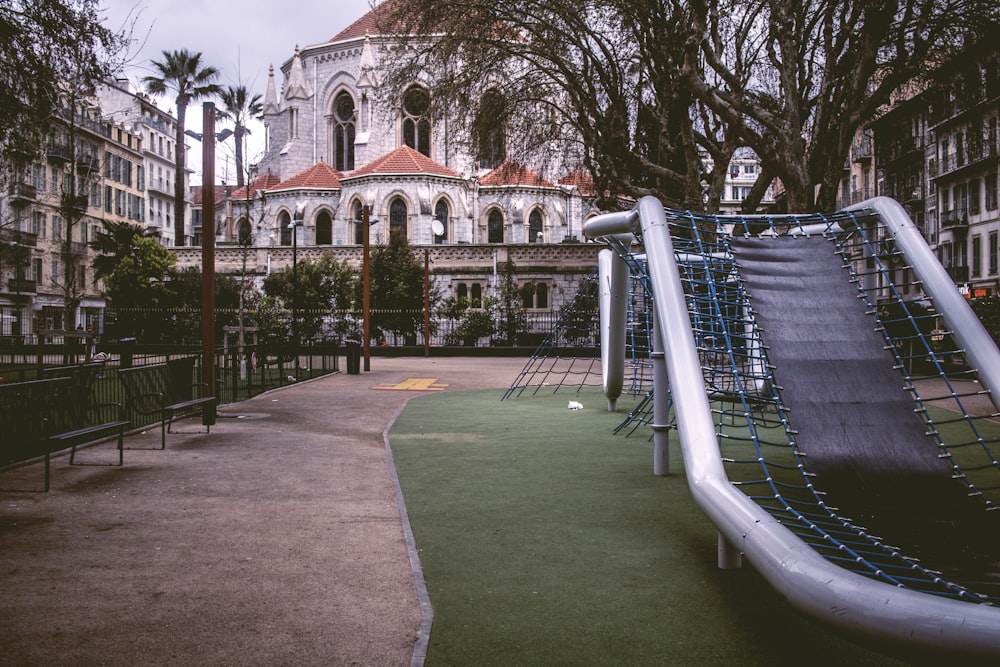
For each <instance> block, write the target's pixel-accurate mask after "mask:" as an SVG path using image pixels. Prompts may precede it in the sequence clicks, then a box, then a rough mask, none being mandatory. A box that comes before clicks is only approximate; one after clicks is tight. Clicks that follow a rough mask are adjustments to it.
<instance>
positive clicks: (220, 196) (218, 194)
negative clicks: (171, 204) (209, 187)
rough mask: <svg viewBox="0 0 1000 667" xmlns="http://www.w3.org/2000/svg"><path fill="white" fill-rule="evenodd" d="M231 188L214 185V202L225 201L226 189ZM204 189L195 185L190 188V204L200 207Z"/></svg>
mask: <svg viewBox="0 0 1000 667" xmlns="http://www.w3.org/2000/svg"><path fill="white" fill-rule="evenodd" d="M228 187H231V186H227V185H216V186H215V201H217V202H220V201H224V200H225V199H226V188H228ZM204 190H205V188H204V186H202V185H195V186H192V187H191V203H192V204H194V205H196V206H197V205H200V204H201V203H202V200H203V197H202V194H203V192H204Z"/></svg>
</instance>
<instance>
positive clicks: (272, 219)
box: [178, 5, 599, 310]
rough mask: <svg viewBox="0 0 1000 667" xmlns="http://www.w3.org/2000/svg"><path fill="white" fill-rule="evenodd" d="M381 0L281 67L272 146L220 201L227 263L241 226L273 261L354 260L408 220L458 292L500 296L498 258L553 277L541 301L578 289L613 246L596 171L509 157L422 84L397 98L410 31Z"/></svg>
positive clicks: (532, 277)
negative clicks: (603, 240) (390, 93)
mask: <svg viewBox="0 0 1000 667" xmlns="http://www.w3.org/2000/svg"><path fill="white" fill-rule="evenodd" d="M381 7H383V5H379V6H378V7H376V8H375V9H374V10H372V11H370V12H369V13H368V14H366V15H364V16H362V17H361V18H360V19H358V20H357V21H355V22H354V23H353V24H351V25H350V26H348V27H347V28H346V29H345V30H343V31H341V32H340V33H339V34H337V35H335V36H333V38H332V39H330V40H329V41H328V42H325V43H322V44H316V45H313V46H307V47H304V48H301V49H300V48H296V49H295V52H294V54H293V55H292V57H291V58H290V60H288V61H287V62H286V63H284V64H283V65H282V67H281V68H280V71H278V72H276V71H275V70H274V68H273V67H272V69H271V71H270V73H269V76H268V80H267V88H266V91H265V94H264V114H263V121H264V126H265V134H266V136H265V148H264V155H263V157H262V159H261V160H260V161H259V162H258V163H257V165H256V170H255V178H254V180H252V181H251V182H250V185H249V188H240V189H233V190H232V191H231V194H230V197H229V198H228V200H226V201H225V202H224V203H223V204H222V205H220V208H219V211H224V214H223V215H222V217H221V219H220V218H219V217H217V220H216V236H217V239H218V252H219V262H220V267H219V270H231V269H232V267H233V266H235V265H237V264H238V263H239V262H240V261H242V256H241V257H239V258H238V257H237V256H238V255H240V252H239V251H238V250H236V249H235V248H232V249H227V245H229V244H235V242H236V241H237V240H238V238H239V236H240V233H241V230H242V233H243V234H244V238H245V239H247V238H252V245H253V246H254V248H255V249H258V252H256V257H257V259H258V260H259V261H257V263H256V268H257V269H258V270H259V271H270V270H281V269H283V268H284V267H285V266H290V264H291V256H290V255H289V251H294V252H295V254H296V256H297V257H299V258H300V259H301V258H303V257H305V258H314V257H318V256H319V255H320V254H324V253H332V254H334V255H335V256H337V258H338V259H346V260H347V261H349V262H352V263H353V262H355V261H358V257H359V256H358V249H359V246H361V245H362V244H363V242H364V234H366V233H368V234H369V242H370V244H371V245H373V246H374V245H377V244H380V243H385V242H386V241H387V240H388V238H389V236H390V234H392V233H394V232H397V231H398V232H400V233H404V234H405V235H406V238H407V239H408V240H409V242H410V243H411V244H412V245H414V246H418V247H422V248H423V249H427V250H428V251H429V253H430V265H431V267H432V274H433V276H432V279H433V280H434V281H435V283H436V284H437V287H438V288H439V291H440V293H441V294H442V295H443V296H445V297H448V296H462V295H466V294H470V293H473V292H474V293H482V294H483V295H487V294H491V293H493V291H494V290H495V289H496V275H497V265H498V263H504V262H507V261H512V262H514V265H515V267H516V269H515V270H516V272H517V279H518V281H519V283H527V282H531V283H533V284H536V285H540V286H541V287H540V289H539V290H537V291H536V294H537V293H539V292H540V293H541V294H542V297H541V299H540V302H538V303H532V304H526V305H527V306H528V307H529V308H530V309H541V310H553V309H555V308H558V306H559V305H561V304H562V303H564V302H565V301H568V300H571V299H572V298H573V296H574V295H575V293H576V290H577V287H578V285H579V283H580V281H581V280H582V279H583V278H584V277H586V276H587V275H588V274H589V273H590V272H591V270H592V268H593V267H594V265H595V262H596V254H597V251H598V249H599V248H598V247H597V246H595V245H594V244H588V243H584V242H583V238H582V231H581V230H582V226H583V222H584V220H585V219H586V218H587V217H589V216H591V215H594V214H596V213H597V212H598V211H597V210H596V209H595V208H594V207H593V204H592V202H593V199H594V194H595V193H594V189H593V185H592V181H590V180H589V178H588V177H586V176H585V175H584V174H583V173H582V172H570V173H562V174H559V173H551V174H550V173H539V171H536V170H535V165H525V164H520V163H518V162H515V161H513V160H510V159H507V151H506V147H505V146H504V145H503V135H502V132H497V133H494V135H493V136H487V137H482V138H481V140H480V141H475V142H469V141H467V140H461V139H460V138H459V137H458V135H457V133H456V130H455V128H456V127H457V125H458V123H454V122H452V123H449V119H448V118H435V117H433V116H432V115H431V110H430V107H431V105H430V98H429V95H430V92H429V90H428V88H426V87H424V86H423V85H422V84H421V82H419V81H416V82H414V83H413V84H412V85H411V86H410V87H409V88H407V89H406V90H405V92H404V93H403V94H402V96H401V99H398V100H387V99H386V98H385V97H384V96H385V95H386V94H387V93H385V92H384V91H383V89H382V88H380V86H379V66H380V62H382V58H383V57H384V54H385V53H386V50H387V48H388V47H389V46H390V45H391V44H392V41H393V40H394V39H396V38H395V37H392V36H390V37H384V36H381V35H380V34H379V30H378V25H379V16H380V13H381V9H380V8H381ZM279 78H280V79H281V83H280V84H279V83H278V81H279ZM483 94H484V95H490V94H495V92H494V91H492V90H489V89H487V90H484V91H483ZM455 113H462V110H460V109H456V110H455ZM470 146H472V147H471V148H470ZM262 195H263V196H262ZM365 207H368V212H369V223H370V225H369V229H368V230H367V231H366V230H365V229H364V227H363V224H362V218H363V213H364V209H365ZM293 233H294V234H295V235H296V236H295V237H294V238H293V236H292V235H293ZM196 252H197V251H196V250H194V249H192V250H190V251H185V250H184V249H180V248H178V253H179V255H180V259H181V264H182V265H183V264H185V263H186V262H185V261H184V260H185V259H186V255H187V254H191V258H190V259H191V260H192V261H197V260H196V257H195V256H194V253H196ZM227 253H229V254H231V255H232V257H228V255H227ZM244 255H245V253H244ZM265 255H266V256H265ZM251 265H253V262H251Z"/></svg>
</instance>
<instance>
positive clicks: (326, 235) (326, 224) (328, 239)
mask: <svg viewBox="0 0 1000 667" xmlns="http://www.w3.org/2000/svg"><path fill="white" fill-rule="evenodd" d="M316 245H333V220H332V219H331V218H330V212H329V211H320V213H319V215H317V216H316Z"/></svg>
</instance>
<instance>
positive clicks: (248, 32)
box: [103, 0, 372, 182]
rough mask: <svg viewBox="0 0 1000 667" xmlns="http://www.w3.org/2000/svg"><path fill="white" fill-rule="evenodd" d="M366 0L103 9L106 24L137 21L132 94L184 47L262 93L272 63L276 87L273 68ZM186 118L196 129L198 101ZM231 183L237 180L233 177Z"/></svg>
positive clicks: (352, 16) (130, 1)
mask: <svg viewBox="0 0 1000 667" xmlns="http://www.w3.org/2000/svg"><path fill="white" fill-rule="evenodd" d="M371 3H372V0H104V2H103V7H104V10H103V11H104V24H105V25H106V26H107V27H108V28H111V29H112V30H116V31H117V30H120V29H122V28H125V29H128V28H129V27H130V26H132V22H133V20H134V27H132V34H133V38H134V39H135V40H136V44H135V45H134V47H133V57H132V60H131V64H130V67H129V69H128V71H127V72H126V76H127V77H128V79H129V81H131V82H132V85H133V92H135V91H136V90H137V89H138V85H139V81H140V79H141V78H142V77H144V76H147V75H149V74H152V73H154V72H153V70H152V68H151V66H150V64H149V63H150V60H152V59H156V60H162V54H163V51H174V50H179V49H187V50H188V51H192V52H198V51H200V52H201V54H202V62H203V63H204V64H206V65H212V66H214V67H217V68H218V69H219V70H220V74H221V75H220V77H219V83H220V84H221V85H223V86H226V85H238V84H241V83H242V84H244V85H246V86H247V88H249V89H250V91H251V92H252V93H260V95H261V96H263V94H264V91H265V88H266V86H267V72H268V67H269V66H270V65H274V69H275V72H276V73H275V79H276V82H277V85H278V86H279V88H280V86H281V83H282V80H283V79H282V76H281V73H280V72H279V71H278V70H279V69H280V67H281V65H282V63H284V62H285V61H286V60H288V59H289V58H291V57H292V54H293V53H294V52H295V46H296V45H298V46H300V47H305V46H311V45H314V44H322V43H324V42H326V41H328V40H329V39H330V38H331V37H333V36H334V35H336V34H337V33H339V32H340V31H341V30H343V29H344V28H346V27H347V26H349V25H350V24H351V23H353V22H354V21H356V20H357V19H359V18H361V17H362V16H363V15H364V14H366V13H367V12H368V11H369V10H370V9H371V6H372V4H371ZM159 106H160V108H161V109H165V110H167V111H170V112H173V111H174V109H173V98H172V97H170V98H169V99H167V100H162V101H161V102H160V104H159ZM187 118H188V122H187V127H188V128H189V129H192V130H195V131H200V129H201V118H202V113H201V102H200V101H199V102H196V103H194V104H192V105H190V106H189V107H188V113H187ZM255 134H256V135H260V134H262V132H260V131H258V132H255ZM257 138H259V137H257ZM196 143H197V142H190V143H189V145H190V146H191V148H192V150H191V151H190V154H189V156H188V166H189V167H192V168H194V169H196V170H197V171H198V172H199V173H200V171H201V157H200V151H198V148H197V146H195V145H194V144H196ZM228 143H232V142H231V141H230V142H228ZM226 148H228V150H226ZM258 152H259V151H258ZM231 153H232V150H231V147H225V146H220V147H219V148H218V149H217V154H218V155H219V157H220V166H219V167H218V168H217V170H216V172H217V174H216V175H217V177H218V178H222V176H223V174H222V173H220V170H223V171H224V169H225V166H224V157H223V156H224V154H231ZM251 157H253V147H251ZM199 178H200V177H199ZM229 180H230V182H235V180H236V179H235V175H232V177H231V178H230V179H229ZM192 182H196V181H192Z"/></svg>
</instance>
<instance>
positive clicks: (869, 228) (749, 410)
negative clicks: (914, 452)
mask: <svg viewBox="0 0 1000 667" xmlns="http://www.w3.org/2000/svg"><path fill="white" fill-rule="evenodd" d="M667 213H668V216H667V218H668V223H669V224H670V225H671V238H672V239H673V240H674V250H675V254H676V259H677V266H678V268H679V271H680V274H681V277H682V282H683V284H684V288H685V293H686V299H687V303H688V313H689V316H690V321H691V324H692V328H693V330H694V336H695V341H696V344H697V348H698V351H699V356H700V359H701V364H702V371H703V377H704V383H705V387H706V389H707V391H708V394H709V398H710V401H711V405H712V413H713V421H714V423H715V425H716V434H717V437H718V438H719V442H720V443H721V450H722V453H723V457H724V464H725V467H726V470H727V474H728V476H729V479H730V480H731V481H732V483H733V484H734V485H736V486H738V487H739V488H741V490H743V492H744V493H746V494H747V495H748V496H749V497H750V498H752V499H753V500H754V501H755V502H757V503H758V504H759V505H761V506H762V507H763V508H765V509H766V510H767V511H768V512H769V513H770V514H771V515H772V516H774V517H776V518H777V519H778V520H779V521H781V522H782V523H783V524H784V525H785V526H786V527H788V528H789V529H791V530H792V531H793V532H795V533H796V534H797V535H798V536H799V537H800V539H802V540H803V541H804V542H806V543H807V544H809V545H810V546H811V547H812V548H813V549H815V550H816V551H817V552H819V553H820V554H821V555H823V556H824V557H826V558H827V559H829V560H830V561H833V562H835V563H837V564H839V565H841V566H842V567H845V568H847V569H850V570H852V571H855V572H857V573H860V574H862V575H864V576H868V577H872V578H876V579H879V580H882V581H885V582H887V583H890V584H893V585H896V586H901V587H907V588H911V589H914V590H918V591H920V592H925V593H930V594H934V595H941V596H948V597H954V598H958V599H966V600H973V601H978V602H990V603H993V604H996V603H1000V588H998V587H996V586H995V585H993V586H990V585H987V586H985V587H982V588H980V587H976V589H975V590H973V589H972V588H971V587H970V586H968V585H966V584H965V583H962V584H959V583H955V582H953V581H949V580H946V579H945V578H944V577H942V576H941V575H940V574H939V573H938V572H935V571H933V570H931V569H929V568H928V567H925V566H924V565H922V564H921V563H920V562H919V561H918V560H917V559H915V558H913V557H912V556H908V555H906V554H904V553H903V551H902V550H901V549H900V548H899V547H898V546H896V545H893V544H889V543H887V541H886V540H884V539H883V538H881V537H879V536H878V535H875V534H873V533H872V532H870V531H869V530H868V529H866V528H865V527H864V526H863V525H861V524H860V523H859V522H858V521H857V520H855V519H853V518H851V517H847V516H842V515H841V513H840V511H839V510H838V508H837V507H834V506H832V505H830V504H828V502H827V500H826V497H825V494H824V492H823V491H821V490H819V489H817V488H816V486H815V485H814V481H813V478H814V475H813V473H811V472H810V470H809V468H808V466H807V465H806V457H805V455H804V453H803V452H802V450H801V449H800V447H799V444H798V443H797V441H796V436H797V433H796V431H795V429H794V427H793V424H794V418H791V417H790V415H789V410H788V409H787V407H786V405H785V404H784V403H783V401H782V398H781V391H780V389H781V387H780V386H779V384H778V382H777V381H776V378H775V375H774V368H773V366H772V365H771V363H770V362H769V359H768V351H767V348H766V346H765V343H764V341H763V340H762V337H761V328H760V327H759V326H758V322H757V321H756V318H755V315H754V311H753V308H752V307H751V305H750V302H749V301H748V298H747V290H746V286H745V284H744V281H743V279H742V278H741V277H740V275H739V272H738V271H737V268H736V263H735V261H734V254H733V248H732V247H731V239H732V238H733V237H734V236H757V235H765V236H766V235H771V236H774V235H783V234H788V233H790V232H791V233H799V234H817V233H819V234H822V235H824V236H825V237H826V238H828V239H829V241H830V242H831V246H832V248H833V251H834V252H835V253H836V254H837V255H838V256H839V257H840V259H841V261H842V263H843V268H844V270H845V272H846V273H847V275H848V276H849V279H850V280H851V281H852V282H853V283H854V284H855V285H856V286H857V290H858V298H859V299H860V300H862V301H863V302H864V304H865V307H866V309H867V314H868V315H869V316H870V317H871V318H872V323H873V326H874V327H875V329H876V330H877V331H879V332H880V333H881V335H882V336H883V337H884V339H885V348H886V350H887V351H889V352H891V354H892V355H893V357H894V358H895V362H896V369H897V370H898V371H899V373H900V383H901V385H902V386H903V387H904V388H905V390H906V391H907V392H909V394H910V395H911V396H912V398H913V401H914V411H915V412H916V414H918V415H919V416H920V418H921V419H922V420H923V422H924V425H925V427H926V432H927V435H928V436H930V437H931V438H932V439H933V440H934V442H935V443H936V445H937V448H938V452H939V457H940V458H942V459H943V460H945V461H947V463H948V465H949V466H950V467H951V470H952V477H953V478H955V479H956V480H957V481H958V482H959V483H961V484H963V485H964V486H965V489H966V492H967V493H968V495H969V496H970V497H973V498H976V499H978V500H979V501H980V502H981V503H982V505H983V507H984V508H985V509H986V510H992V509H994V508H996V507H998V504H997V503H998V501H1000V486H998V483H1000V465H998V461H997V458H996V456H995V455H994V453H993V450H994V449H995V446H996V443H997V442H998V439H997V437H998V436H997V433H998V431H997V428H996V426H995V424H993V423H992V421H995V418H996V417H997V415H996V414H992V411H991V412H990V413H988V414H982V412H981V411H980V412H979V413H978V416H973V415H972V414H971V412H972V411H970V410H969V409H967V404H971V403H973V402H977V401H981V400H982V399H983V391H982V389H981V388H980V387H979V385H978V381H977V380H978V378H977V374H976V371H975V369H971V368H969V367H968V366H967V365H966V362H965V358H964V354H963V352H962V350H960V349H958V348H957V347H955V345H954V342H953V340H952V337H951V334H950V332H948V331H946V330H944V329H942V328H941V324H940V321H939V320H940V318H938V317H937V314H936V313H935V311H934V304H933V302H932V301H931V300H930V299H928V298H927V297H926V296H925V295H924V294H923V293H922V292H921V290H920V285H919V283H918V282H917V281H916V279H915V277H914V271H913V268H912V267H911V266H909V265H908V264H907V263H906V261H905V258H904V257H903V255H902V254H901V253H900V252H898V251H897V249H896V248H895V247H894V246H893V244H892V242H891V236H890V234H889V233H888V232H887V230H886V229H885V228H884V227H883V226H882V224H881V222H880V220H879V218H878V217H877V216H875V215H873V214H864V215H860V214H848V213H841V214H835V215H829V216H822V215H814V216H779V217H747V218H740V217H726V218H723V217H713V216H696V215H692V214H690V213H687V212H680V211H668V212H667ZM610 245H611V247H612V248H614V249H615V250H616V251H617V252H618V253H619V255H620V256H621V257H623V258H624V259H625V260H626V261H627V262H628V263H629V265H630V267H631V268H632V270H633V275H639V276H642V275H645V271H646V262H645V258H644V256H643V255H642V252H641V239H640V245H639V246H638V250H639V251H638V252H637V247H636V246H635V245H633V244H623V243H620V242H616V241H611V242H610ZM636 284H637V285H641V286H643V288H644V289H646V293H645V295H644V299H643V300H642V303H643V304H644V306H646V307H647V308H648V305H649V303H650V302H651V299H652V297H653V295H652V294H650V293H649V292H648V286H649V281H648V280H644V279H643V278H641V277H639V278H637V279H636ZM636 303H639V300H636ZM629 319H630V321H638V320H643V321H645V322H646V323H647V324H648V322H649V317H648V316H645V317H638V316H635V315H633V316H631V317H630V318H629ZM645 349H647V350H648V346H647V347H646V348H645ZM672 389H673V390H674V391H682V390H690V388H680V387H674V388H672ZM651 395H652V391H651V390H649V391H647V392H646V400H644V401H642V402H641V403H640V405H639V406H638V407H637V408H636V409H634V410H633V411H632V412H631V413H630V414H629V416H628V417H627V418H626V420H625V421H624V422H623V423H622V424H621V425H620V426H619V427H618V429H616V430H617V431H618V432H622V431H624V432H626V433H628V434H631V433H634V432H635V431H637V430H638V428H639V426H641V425H646V424H649V423H651V420H652V414H651V412H652V408H651V405H652V402H651V400H649V399H650V398H651Z"/></svg>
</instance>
